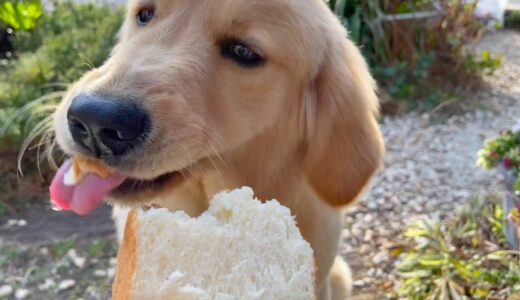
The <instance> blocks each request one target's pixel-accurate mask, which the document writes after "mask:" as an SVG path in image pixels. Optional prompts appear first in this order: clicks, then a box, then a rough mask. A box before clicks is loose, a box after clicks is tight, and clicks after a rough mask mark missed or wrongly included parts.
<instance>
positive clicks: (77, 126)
mask: <svg viewBox="0 0 520 300" xmlns="http://www.w3.org/2000/svg"><path fill="white" fill-rule="evenodd" d="M69 126H70V127H72V128H74V129H76V132H78V133H80V134H82V135H85V136H86V135H88V131H87V128H86V127H85V125H83V124H82V123H81V122H79V121H77V120H70V121H69Z"/></svg>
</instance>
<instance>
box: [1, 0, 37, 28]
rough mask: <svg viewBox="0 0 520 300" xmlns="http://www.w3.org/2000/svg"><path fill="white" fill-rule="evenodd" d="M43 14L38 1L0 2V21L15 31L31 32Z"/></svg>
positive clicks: (2, 0) (3, 0) (4, 0)
mask: <svg viewBox="0 0 520 300" xmlns="http://www.w3.org/2000/svg"><path fill="white" fill-rule="evenodd" d="M42 12H43V7H42V4H41V2H40V1H39V0H25V1H8V0H0V21H1V22H3V23H5V24H7V26H10V27H12V28H13V29H15V30H19V29H21V30H31V29H33V28H34V27H35V26H36V22H37V21H38V19H39V18H40V16H41V15H42Z"/></svg>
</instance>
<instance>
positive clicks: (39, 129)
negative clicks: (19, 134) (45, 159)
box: [18, 116, 52, 176]
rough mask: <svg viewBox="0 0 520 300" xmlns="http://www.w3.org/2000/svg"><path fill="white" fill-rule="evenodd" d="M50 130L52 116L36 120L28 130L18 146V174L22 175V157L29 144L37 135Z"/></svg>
mask: <svg viewBox="0 0 520 300" xmlns="http://www.w3.org/2000/svg"><path fill="white" fill-rule="evenodd" d="M50 130H52V116H47V117H45V118H43V119H42V120H41V121H40V122H38V123H37V124H36V125H35V126H34V127H33V129H32V130H31V131H30V132H29V134H28V135H27V138H25V140H24V141H23V143H22V145H21V146H20V151H19V152H18V172H19V174H20V175H22V176H23V171H22V159H23V156H24V154H25V153H26V152H27V150H28V149H29V146H30V145H31V143H32V142H33V141H34V140H35V139H36V138H37V137H38V136H40V135H42V134H43V133H45V132H48V131H50Z"/></svg>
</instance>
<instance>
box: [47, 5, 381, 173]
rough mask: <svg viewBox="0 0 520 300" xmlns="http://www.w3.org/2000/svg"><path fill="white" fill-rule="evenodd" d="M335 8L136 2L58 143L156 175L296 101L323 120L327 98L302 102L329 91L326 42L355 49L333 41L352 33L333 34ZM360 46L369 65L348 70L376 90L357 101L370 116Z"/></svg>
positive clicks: (240, 136)
mask: <svg viewBox="0 0 520 300" xmlns="http://www.w3.org/2000/svg"><path fill="white" fill-rule="evenodd" d="M331 16H332V14H331V13H330V12H328V11H327V7H326V5H325V4H324V3H323V1H322V0H219V1H216V0H201V1H191V0H131V1H130V3H129V5H128V10H127V17H126V20H125V23H124V25H123V28H122V29H121V33H120V40H119V43H118V45H117V46H116V47H115V48H114V50H113V52H112V55H111V57H110V58H109V59H108V60H107V61H106V63H105V64H104V65H103V66H101V67H100V68H98V69H95V70H92V71H90V72H89V73H87V74H86V75H85V76H84V77H83V78H82V79H81V80H79V81H78V82H77V83H75V84H74V85H73V86H72V88H71V89H70V91H69V92H68V94H67V96H66V97H65V98H64V99H63V100H62V103H61V104H60V106H59V108H58V110H57V111H56V113H55V131H56V137H57V141H58V143H59V145H60V146H61V148H62V149H63V150H64V151H65V152H66V153H67V154H69V155H76V154H82V155H86V156H91V157H95V158H98V159H100V160H101V161H103V162H104V163H105V164H107V165H109V166H111V167H113V168H115V169H116V170H118V171H119V172H121V173H123V174H125V175H127V176H129V177H131V178H134V179H139V180H150V181H153V180H156V179H157V178H163V177H164V176H166V175H165V174H172V173H174V172H178V171H183V170H186V171H188V170H189V171H192V170H197V165H198V164H202V163H206V160H207V159H211V158H212V157H217V156H220V155H224V154H225V153H226V152H228V151H231V150H232V149H234V148H236V147H239V146H240V145H242V144H244V143H246V142H248V141H250V140H252V139H254V138H255V137H256V136H258V135H259V134H260V133H262V132H264V131H266V130H267V129H268V128H270V127H272V126H273V125H274V124H275V123H277V122H279V121H280V120H281V119H284V118H287V114H288V113H289V111H291V112H292V113H294V108H295V107H297V108H298V107H314V109H312V111H311V112H309V111H307V112H305V113H303V115H306V116H307V117H308V116H309V115H311V116H312V115H316V118H317V119H319V118H320V117H319V116H318V112H317V111H316V110H318V109H317V108H316V104H315V103H314V104H309V103H304V102H303V101H304V99H306V98H307V96H306V95H308V94H309V93H310V94H316V93H319V91H315V89H317V87H316V86H315V85H320V83H319V82H318V81H316V80H317V79H316V78H317V77H318V76H320V73H319V72H320V68H323V65H325V64H327V62H326V61H325V60H326V59H327V56H328V54H327V52H328V51H333V52H338V51H343V50H345V51H347V50H348V49H346V48H345V47H344V45H343V41H339V44H338V46H336V45H332V46H331V44H330V37H331V36H335V37H336V38H337V39H341V33H342V32H339V31H338V32H333V33H331V34H329V33H328V31H327V30H329V29H330V28H328V27H329V26H331V27H332V28H333V29H334V30H336V27H334V26H336V25H337V24H339V22H337V21H334V22H332V23H330V22H331V21H329V19H331ZM329 23H330V24H333V25H330V24H329ZM334 30H333V31H334ZM336 34H337V36H336ZM345 41H346V40H345ZM349 45H350V44H349ZM347 46H348V45H347ZM329 47H331V48H329ZM347 48H348V47H347ZM338 49H339V50H338ZM352 50H353V51H354V52H355V53H354V54H353V55H355V56H354V58H355V60H356V61H353V62H352V64H353V65H354V66H353V68H354V69H356V68H361V69H362V70H361V72H362V74H361V75H359V76H358V75H357V74H356V73H355V72H351V73H349V74H343V75H342V76H347V77H348V76H350V77H351V78H350V79H349V80H350V81H349V82H346V83H344V84H345V86H351V87H352V86H354V89H353V90H351V91H350V93H351V94H352V95H353V97H358V98H359V97H364V96H359V95H358V94H359V93H360V92H359V91H358V90H360V89H364V90H367V93H369V95H368V96H367V97H368V98H370V99H368V100H367V101H368V102H369V103H367V104H365V106H363V107H357V106H356V105H358V104H354V106H352V103H351V108H352V110H353V111H358V110H359V109H363V110H365V111H366V112H363V115H365V114H366V115H367V118H371V117H369V116H372V117H373V109H374V106H375V100H374V99H375V96H374V94H373V85H372V82H371V78H370V76H369V75H368V73H367V72H366V70H365V69H366V66H365V65H364V62H363V61H362V59H361V58H360V57H358V56H359V53H358V52H357V49H355V48H354V47H352ZM342 59H348V57H347V58H345V57H343V58H342ZM359 60H361V62H359ZM329 63H330V62H329ZM337 63H338V64H340V65H343V64H345V62H343V61H338V62H337ZM356 64H357V65H356ZM331 68H332V66H331ZM340 75H341V74H340ZM321 76H322V77H326V76H329V75H328V74H322V75H321ZM330 76H331V77H332V76H336V75H330ZM356 76H357V77H359V78H357V79H356V78H352V77H356ZM364 77H366V80H365V79H363V78H364ZM328 80H331V81H334V80H335V79H334V78H330V79H328ZM338 80H339V79H338ZM356 80H359V81H360V82H356ZM334 84H337V83H334ZM356 85H358V86H356ZM329 92H330V93H333V92H334V91H329ZM360 101H365V100H364V99H360ZM365 102H366V101H365ZM358 106H359V105H358ZM297 110H298V109H297ZM356 118H363V116H356ZM364 121H365V120H364V119H363V122H364ZM307 123H309V121H308V120H307ZM310 123H314V122H313V121H311V122H310ZM370 126H371V125H370ZM316 130H320V129H316ZM353 130H357V129H355V128H353ZM288 134H293V133H288ZM311 160H312V159H311ZM310 164H313V163H312V162H310ZM207 167H208V166H205V168H207Z"/></svg>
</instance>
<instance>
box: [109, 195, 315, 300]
mask: <svg viewBox="0 0 520 300" xmlns="http://www.w3.org/2000/svg"><path fill="white" fill-rule="evenodd" d="M112 292H113V295H112V297H113V299H114V300H129V299H139V300H141V299H143V300H144V299H150V300H151V299H153V300H159V299H174V300H184V299H201V300H202V299H219V300H220V299H222V300H224V299H226V300H227V299H236V300H249V299H251V300H252V299H265V300H276V299H280V300H282V299H283V300H285V299H292V300H299V299H302V300H303V299H306V300H307V299H314V298H315V287H314V259H313V252H312V249H311V247H310V245H309V243H307V242H306V241H305V240H304V239H303V238H302V236H301V234H300V232H299V230H298V229H297V227H296V224H295V221H294V218H293V217H292V216H291V213H290V211H289V209H288V208H287V207H285V206H282V205H281V204H280V203H278V202H277V201H276V200H272V201H269V202H266V203H261V202H260V201H258V200H257V199H255V198H254V195H253V191H252V190H251V189H250V188H247V187H244V188H241V189H238V190H235V191H231V192H222V193H219V194H217V195H215V196H214V197H213V199H212V201H211V204H210V207H209V209H208V211H206V212H205V213H204V214H202V215H201V216H200V217H198V218H190V217H189V216H188V215H186V214H185V213H184V212H175V213H170V212H169V211H167V210H166V209H162V208H159V209H150V210H148V211H143V210H133V211H132V212H131V213H130V215H129V218H128V222H127V225H126V228H125V237H124V239H123V242H122V244H121V248H120V250H119V254H118V257H117V273H116V278H115V281H114V285H113V289H112Z"/></svg>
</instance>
